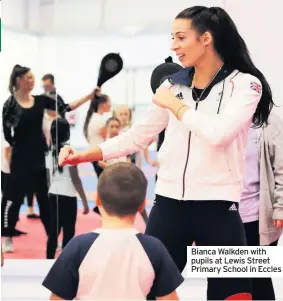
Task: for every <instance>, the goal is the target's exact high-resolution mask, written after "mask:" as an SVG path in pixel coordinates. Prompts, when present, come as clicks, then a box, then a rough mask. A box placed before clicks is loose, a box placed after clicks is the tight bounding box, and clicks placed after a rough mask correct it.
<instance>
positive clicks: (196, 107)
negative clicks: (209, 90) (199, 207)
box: [182, 98, 200, 199]
mask: <svg viewBox="0 0 283 301" xmlns="http://www.w3.org/2000/svg"><path fill="white" fill-rule="evenodd" d="M199 101H200V98H197V100H196V105H195V110H197V109H198V104H199ZM190 146H191V132H189V139H188V151H187V159H186V164H185V168H184V172H183V192H182V199H184V196H185V185H186V184H185V176H186V171H187V166H188V161H189V155H190Z"/></svg>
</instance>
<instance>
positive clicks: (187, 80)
mask: <svg viewBox="0 0 283 301" xmlns="http://www.w3.org/2000/svg"><path fill="white" fill-rule="evenodd" d="M233 71H234V68H232V67H230V66H228V65H225V64H224V66H223V67H222V69H221V70H220V71H219V73H218V74H217V75H216V77H215V79H214V80H213V81H212V82H211V84H210V87H213V86H214V85H216V84H218V83H219V82H221V81H222V80H224V79H225V78H226V77H227V76H229V75H230V74H231V73H232V72H233ZM194 73H195V69H194V68H193V67H189V68H183V69H182V70H180V71H178V72H177V73H174V74H172V75H171V76H169V77H168V80H169V82H170V83H171V84H172V85H182V86H188V87H191V85H192V80H193V76H194Z"/></svg>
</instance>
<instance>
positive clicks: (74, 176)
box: [69, 166, 89, 214]
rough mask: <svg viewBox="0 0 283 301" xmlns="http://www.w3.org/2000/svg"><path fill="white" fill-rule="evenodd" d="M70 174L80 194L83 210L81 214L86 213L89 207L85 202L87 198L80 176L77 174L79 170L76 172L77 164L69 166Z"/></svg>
mask: <svg viewBox="0 0 283 301" xmlns="http://www.w3.org/2000/svg"><path fill="white" fill-rule="evenodd" d="M69 168H70V174H71V178H72V182H73V184H74V186H75V188H76V190H77V192H78V194H79V196H80V198H81V199H82V202H83V206H84V212H83V214H88V212H89V207H88V203H87V198H86V195H85V191H84V188H83V184H82V181H81V178H80V176H79V172H78V167H77V166H70V167H69Z"/></svg>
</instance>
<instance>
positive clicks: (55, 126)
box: [50, 118, 70, 173]
mask: <svg viewBox="0 0 283 301" xmlns="http://www.w3.org/2000/svg"><path fill="white" fill-rule="evenodd" d="M50 133H51V144H52V145H51V151H52V158H53V173H54V172H55V170H56V169H57V168H58V170H59V172H60V173H61V172H62V171H63V167H62V166H58V154H59V152H60V149H61V148H62V147H63V146H64V145H65V144H66V142H68V140H69V139H70V125H69V123H68V121H67V120H66V119H65V118H58V119H54V120H53V121H52V123H51V129H50Z"/></svg>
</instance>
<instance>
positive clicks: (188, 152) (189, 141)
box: [182, 67, 222, 199]
mask: <svg viewBox="0 0 283 301" xmlns="http://www.w3.org/2000/svg"><path fill="white" fill-rule="evenodd" d="M221 69H222V67H221V68H220V69H219V70H218V71H217V72H216V74H215V75H214V77H213V78H212V79H211V81H210V82H209V83H208V84H207V85H206V87H205V88H204V89H203V90H202V92H201V94H200V96H199V97H198V95H197V93H196V91H194V89H193V88H191V87H189V88H190V89H191V90H192V92H194V93H195V94H196V96H197V100H196V106H195V110H196V111H197V109H198V104H199V102H200V100H201V98H202V96H203V94H204V92H205V91H206V89H207V88H208V87H209V85H210V84H211V83H212V82H213V80H214V79H215V77H216V76H217V74H218V73H219V71H220V70H221ZM190 146H191V132H189V140H188V151H187V159H186V164H185V168H184V172H183V192H182V199H184V196H185V175H186V170H187V165H188V161H189V154H190Z"/></svg>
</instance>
